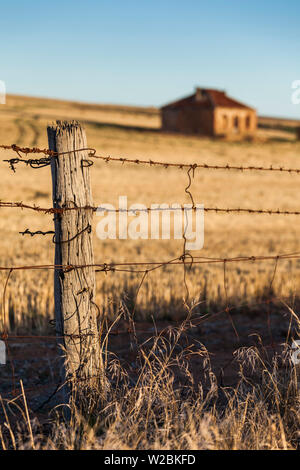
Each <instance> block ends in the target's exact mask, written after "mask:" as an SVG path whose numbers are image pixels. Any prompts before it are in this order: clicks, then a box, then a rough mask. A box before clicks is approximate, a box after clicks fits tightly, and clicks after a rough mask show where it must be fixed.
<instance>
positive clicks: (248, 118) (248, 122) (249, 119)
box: [246, 116, 251, 129]
mask: <svg viewBox="0 0 300 470" xmlns="http://www.w3.org/2000/svg"><path fill="white" fill-rule="evenodd" d="M250 126H251V118H250V116H246V129H250Z"/></svg>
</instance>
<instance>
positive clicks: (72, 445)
mask: <svg viewBox="0 0 300 470" xmlns="http://www.w3.org/2000/svg"><path fill="white" fill-rule="evenodd" d="M57 119H60V120H61V119H67V120H68V119H78V120H79V121H80V122H82V123H83V124H84V125H85V128H86V132H87V138H88V145H89V146H90V147H95V148H96V149H97V154H99V155H103V156H109V155H110V156H116V157H119V156H122V157H129V158H141V159H151V160H162V161H166V162H182V163H191V164H192V163H207V164H213V163H216V164H224V163H228V164H237V165H245V166H247V165H264V166H270V165H273V166H284V167H291V168H299V169H300V142H297V141H296V140H295V134H293V133H292V132H290V133H289V132H286V131H283V130H272V129H264V130H261V129H260V130H259V131H258V133H257V137H256V139H255V140H254V141H252V142H248V141H247V142H245V141H243V142H238V141H231V142H230V141H222V140H212V139H208V138H196V137H191V136H179V135H167V134H162V133H160V132H159V131H158V129H159V115H158V112H157V110H156V109H154V108H140V109H139V108H136V107H135V108H134V107H121V106H108V105H85V104H80V103H71V102H63V101H58V100H46V99H38V98H26V97H17V96H9V97H8V99H7V104H6V105H5V106H1V108H0V144H13V143H15V144H18V145H20V146H30V147H34V146H38V147H41V148H45V147H47V133H46V128H47V124H49V123H52V122H53V121H55V120H57ZM12 156H14V155H13V152H11V151H0V158H1V160H3V159H5V158H10V157H12ZM91 177H92V186H93V197H94V205H100V204H101V203H112V204H117V202H118V196H119V195H127V196H128V202H129V204H130V203H133V202H135V203H136V202H139V203H144V204H146V205H147V206H148V205H150V204H152V203H164V202H166V203H171V202H178V203H187V202H190V200H189V198H188V196H187V194H186V193H185V188H186V186H187V184H188V177H187V172H186V171H184V170H179V169H176V168H174V169H172V168H169V169H168V170H166V169H164V168H159V167H145V166H138V165H134V164H133V165H124V166H122V165H120V164H118V163H113V162H110V163H105V162H103V161H100V160H96V161H95V164H94V165H93V166H92V167H91ZM299 181H300V176H299V175H295V174H288V173H277V172H270V173H269V172H266V173H263V172H254V171H252V172H246V171H245V172H244V173H241V172H238V171H230V172H228V171H226V170H222V171H215V170H206V169H203V170H200V169H199V170H197V171H196V172H195V176H194V178H193V180H192V186H191V188H190V191H191V192H192V194H193V198H194V201H195V202H196V203H203V204H204V206H205V207H225V208H226V207H228V208H229V207H232V208H237V207H243V208H250V209H282V210H298V211H299V210H300V202H299V198H298V192H299ZM0 200H1V201H23V202H24V203H29V204H35V205H40V206H42V207H51V205H52V198H51V173H50V168H49V167H45V168H41V169H31V168H29V167H24V166H22V165H21V164H19V165H17V166H16V173H13V172H12V171H11V169H9V166H8V164H7V163H4V162H1V194H0ZM94 221H95V224H96V222H97V220H96V217H95V219H94ZM26 228H29V229H30V230H32V231H36V230H42V231H47V230H52V229H53V221H52V216H49V215H44V214H40V213H36V212H31V211H27V210H21V209H19V208H16V209H13V208H11V209H7V208H5V209H4V208H1V219H0V233H1V244H0V266H18V265H34V264H52V263H53V260H54V245H53V243H52V241H51V236H48V237H47V236H45V237H42V236H40V237H35V238H31V237H30V236H27V237H26V236H22V235H20V234H19V232H20V231H24V230H25V229H26ZM93 232H94V253H95V261H96V262H97V263H104V262H106V263H110V262H125V261H129V262H130V261H157V260H158V261H168V260H169V259H171V258H174V257H177V256H180V255H181V254H182V252H183V241H182V240H177V241H168V240H160V241H146V240H138V241H133V240H123V241H113V240H105V241H100V240H99V239H98V238H97V237H96V235H95V230H94V231H93ZM299 241H300V217H297V216H284V215H273V216H271V215H248V214H244V215H232V214H215V213H210V212H209V213H206V215H205V243H204V248H203V249H202V250H201V251H199V252H195V253H193V254H194V255H195V256H203V257H224V258H230V257H234V256H258V255H269V254H270V255H276V254H283V253H294V252H300V248H299ZM274 270H275V263H274V261H272V262H271V261H255V262H254V261H251V262H239V263H230V264H227V265H226V271H225V281H226V285H227V296H226V292H225V288H224V266H223V264H222V263H221V264H215V265H212V264H211V265H200V266H199V265H194V266H193V267H192V268H191V269H190V270H188V271H187V279H186V281H187V284H188V288H189V293H190V298H189V300H190V301H192V302H193V303H194V304H195V305H196V306H195V308H194V310H193V318H194V319H197V318H198V317H199V316H201V315H203V314H206V313H209V314H210V313H215V312H218V311H220V310H222V309H224V308H225V307H226V306H227V305H236V306H239V305H243V306H244V307H243V308H241V310H240V312H239V309H237V311H236V312H235V313H234V312H233V314H232V315H233V318H234V321H238V323H239V325H238V329H239V333H241V338H240V341H237V340H236V339H234V338H235V335H234V333H233V331H232V326H231V324H230V322H228V319H227V318H226V316H225V317H221V318H219V317H217V318H215V317H213V320H212V321H211V325H210V326H209V325H208V326H206V324H204V326H203V329H199V330H197V329H186V325H185V326H184V327H182V328H181V327H179V329H178V330H177V329H171V330H170V331H169V330H166V333H165V334H159V335H156V334H155V329H154V328H153V327H152V328H150V327H151V326H152V325H153V323H152V324H151V323H150V322H149V321H148V320H151V322H153V321H154V322H155V321H156V320H157V321H158V324H159V325H160V326H161V327H166V326H168V324H169V323H172V322H173V321H174V320H181V319H183V318H184V317H185V316H186V309H185V308H184V304H183V299H184V298H185V296H186V291H185V287H184V282H183V275H184V272H183V267H182V266H176V267H175V266H173V267H165V268H163V269H161V270H156V271H154V272H152V273H149V274H148V275H147V277H146V278H145V280H144V283H143V284H142V286H141V289H140V291H139V293H138V297H137V299H136V309H135V320H136V321H137V323H138V322H140V323H141V324H142V325H143V328H145V329H147V332H146V334H145V335H141V336H139V341H140V347H139V348H138V347H137V348H136V349H134V347H132V341H133V340H132V338H129V337H128V335H127V336H112V338H110V343H109V355H108V363H107V368H106V375H107V378H108V382H107V393H106V396H105V397H104V394H103V390H102V389H101V390H98V391H97V393H96V394H90V393H87V395H86V397H85V402H83V403H82V404H81V408H78V407H77V406H75V405H74V402H72V407H71V411H72V413H71V420H70V421H67V422H66V421H64V419H63V418H62V417H61V415H60V414H59V413H58V410H57V414H55V413H54V412H52V413H49V410H50V409H51V407H50V404H48V405H47V406H48V408H47V406H46V407H44V408H43V410H42V411H38V412H37V413H33V411H32V408H33V409H36V407H37V405H40V404H41V402H43V401H44V400H45V399H46V400H47V398H49V394H50V392H52V391H53V390H54V389H55V388H54V389H53V388H51V387H53V386H55V383H57V381H58V380H59V374H58V368H57V366H56V364H57V363H56V362H55V361H56V358H57V353H56V352H55V343H54V342H51V340H50V339H49V341H48V342H47V340H46V339H45V341H44V342H39V341H36V342H35V341H34V340H30V341H27V340H26V338H24V341H23V340H22V339H21V338H19V339H18V338H17V339H15V340H14V337H13V336H11V337H10V339H9V341H10V351H11V354H12V356H13V363H14V369H15V379H16V381H17V380H20V379H22V381H23V383H24V386H25V393H23V392H22V390H21V391H20V395H19V396H18V397H17V398H13V399H11V387H12V378H11V377H12V371H11V366H10V363H9V364H8V365H7V366H5V367H4V368H3V369H1V375H0V379H1V382H0V383H1V390H0V392H1V394H2V393H3V395H2V396H3V397H5V398H6V399H5V400H3V401H2V398H1V395H0V402H1V403H0V404H1V406H0V448H2V449H4V450H5V449H127V450H130V449H181V450H182V449H225V450H227V449H296V448H299V424H300V423H299V416H300V414H299V378H298V379H297V374H296V368H295V367H293V366H292V364H291V360H290V352H289V347H290V341H291V336H292V335H291V328H290V324H289V322H290V319H291V318H296V317H297V306H298V307H299V302H297V299H298V300H299V294H298V292H299V285H300V260H285V261H283V260H280V261H279V262H278V263H277V266H276V271H274ZM274 272H275V276H274ZM6 278H7V272H6V273H3V272H1V273H0V281H1V284H0V286H1V290H2V292H3V289H4V285H5V281H6ZM140 281H141V274H134V273H115V272H108V273H107V274H105V273H103V272H102V273H101V272H100V273H98V274H97V293H96V302H97V304H98V305H99V307H100V309H101V311H102V313H103V314H104V316H105V317H107V318H108V319H109V320H112V319H114V318H115V317H116V316H117V315H118V314H120V313H122V311H123V312H126V311H129V312H130V313H132V310H133V309H132V306H133V303H134V300H135V296H136V293H137V289H138V287H139V284H140ZM275 296H276V297H278V298H279V299H281V300H284V301H285V302H286V304H287V305H288V306H289V307H291V309H290V310H289V308H287V307H284V308H283V304H280V303H279V306H276V307H275V303H274V304H272V305H271V306H269V307H266V306H264V307H263V306H260V304H259V302H260V301H261V300H262V299H266V298H269V297H275ZM0 302H1V304H2V309H1V312H2V313H3V311H5V312H8V313H9V322H10V325H9V331H10V334H11V335H13V334H14V332H15V333H17V334H19V335H21V334H22V333H24V334H25V335H26V334H27V335H28V334H33V335H38V334H45V332H48V331H50V332H51V333H52V335H53V331H52V330H51V327H50V326H49V320H50V319H53V318H54V307H53V272H52V271H46V270H45V271H38V272H37V271H14V272H13V273H12V274H11V276H10V278H9V282H8V285H7V289H6V292H5V296H3V297H2V296H1V300H0ZM197 302H200V303H199V304H197ZM255 303H257V305H256V306H255V305H254V304H255ZM245 304H249V307H248V308H245ZM126 306H127V307H128V310H126V308H125V307H126ZM274 308H276V309H277V308H278V312H275V313H276V315H275V316H272V315H271V317H272V322H273V323H272V324H269V331H267V333H266V334H265V331H266V330H268V329H267V322H266V320H267V321H268V318H270V317H267V315H266V313H269V314H270V313H272V314H273V313H274V312H273V310H272V309H274ZM3 309H4V310H3ZM270 309H271V310H270ZM238 313H240V315H239V316H238ZM2 318H3V317H2ZM295 323H296V325H295V326H296V327H297V320H296V321H295ZM1 326H2V327H3V325H1ZM1 329H2V328H1ZM298 329H299V321H298ZM294 332H295V330H294V329H293V333H294ZM260 334H262V336H263V337H264V339H266V338H267V343H268V344H267V345H265V344H263V343H261V342H260V341H261V340H260V339H259V335H260ZM251 335H252V336H251ZM149 336H153V338H152V339H151V341H150V340H149ZM249 338H250V339H249ZM36 339H38V338H36ZM22 341H23V342H22ZM144 341H145V343H144ZM187 341H188V342H187ZM280 342H287V343H288V344H287V345H286V346H284V347H282V346H280ZM241 346H247V347H243V348H242V349H240V350H239V351H238V352H236V353H233V351H234V349H235V348H237V347H241ZM249 346H251V347H249ZM207 348H208V350H207ZM211 350H212V352H211ZM114 353H115V354H116V355H114ZM139 361H141V362H139ZM211 361H212V363H211ZM142 364H143V365H142ZM40 387H41V388H40ZM25 394H26V395H27V401H28V406H29V408H30V409H29V414H28V415H27V414H26V412H27V402H26V401H25V400H26V399H25ZM48 401H49V400H48ZM46 403H48V402H47V401H46ZM17 404H18V406H19V408H18V410H17V408H16V406H15V405H17ZM73 405H74V406H73ZM20 410H23V411H20ZM13 411H14V413H13ZM19 412H20V413H21V414H22V413H23V414H22V416H23V417H21V414H20V415H19V414H18V413H19ZM47 413H48V414H47ZM18 416H19V417H18ZM33 417H35V418H37V419H33ZM17 422H18V424H17Z"/></svg>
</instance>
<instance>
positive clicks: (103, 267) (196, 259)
mask: <svg viewBox="0 0 300 470" xmlns="http://www.w3.org/2000/svg"><path fill="white" fill-rule="evenodd" d="M188 255H189V256H190V259H188V261H187V258H188ZM291 259H300V252H294V253H283V254H277V255H261V256H236V257H232V258H217V257H205V256H193V257H191V255H190V254H189V253H187V254H186V257H184V256H183V255H181V256H179V257H177V258H173V259H172V260H167V261H140V262H139V261H134V262H113V263H94V264H78V265H60V264H57V265H55V264H41V265H27V266H26V265H22V266H0V271H21V270H42V269H49V270H53V269H61V270H66V272H68V271H71V270H73V269H85V268H99V270H97V271H96V272H109V271H119V270H118V267H121V268H122V267H125V268H126V267H132V266H133V267H140V266H145V267H147V268H146V269H145V270H144V271H137V272H145V271H147V272H149V271H150V270H151V269H152V268H151V266H152V267H156V269H158V268H159V267H164V266H174V265H182V264H183V263H186V264H187V265H188V266H190V267H192V266H193V265H196V264H218V263H221V264H223V265H224V263H226V264H227V263H235V262H254V261H267V260H274V261H277V263H278V261H279V260H291ZM121 272H122V271H121ZM131 272H135V271H131Z"/></svg>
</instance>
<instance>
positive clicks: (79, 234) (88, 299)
mask: <svg viewBox="0 0 300 470" xmlns="http://www.w3.org/2000/svg"><path fill="white" fill-rule="evenodd" d="M47 131H48V141H49V148H50V150H53V151H55V152H58V154H60V155H58V156H55V157H54V158H53V159H52V162H51V170H52V184H53V207H54V208H62V209H71V210H64V211H63V212H62V213H59V214H57V213H56V214H55V217H54V221H55V237H54V240H55V265H62V266H70V268H68V269H64V268H62V269H56V270H55V274H54V298H55V317H56V330H57V335H58V341H59V344H60V346H61V347H62V349H63V350H64V351H65V356H66V357H65V359H66V360H65V367H64V375H65V379H66V380H68V381H70V383H71V384H73V385H74V384H75V383H76V385H78V386H79V387H80V384H83V388H86V387H93V386H94V385H95V383H97V382H98V381H99V377H101V376H102V374H103V364H102V357H101V349H100V338H99V333H98V327H97V307H96V304H95V303H94V298H95V272H94V268H93V267H88V266H87V267H84V268H72V266H82V265H91V264H94V255H93V245H92V234H91V225H92V215H93V213H92V210H91V209H86V207H91V206H92V205H93V201H92V193H91V186H90V174H89V168H88V164H87V160H88V158H89V157H88V150H79V151H78V149H86V148H87V141H86V135H85V131H84V129H83V128H82V127H81V125H80V124H79V123H78V122H74V121H72V122H61V121H57V122H56V125H53V126H49V127H48V129H47ZM64 152H67V153H65V154H63V153H64ZM77 208H78V209H77ZM80 208H81V209H80Z"/></svg>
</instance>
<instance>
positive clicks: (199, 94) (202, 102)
mask: <svg viewBox="0 0 300 470" xmlns="http://www.w3.org/2000/svg"><path fill="white" fill-rule="evenodd" d="M188 105H196V106H201V107H209V108H211V107H212V108H215V107H217V106H220V107H222V108H239V109H241V108H242V109H253V108H251V107H250V106H247V105H245V104H243V103H240V102H239V101H237V100H235V99H233V98H230V97H229V96H227V95H226V92H225V91H221V90H214V89H210V88H196V91H195V93H194V94H193V95H190V96H187V97H186V98H182V99H181V100H177V101H173V102H172V103H169V104H166V105H165V106H162V108H161V109H167V108H168V109H172V108H179V107H183V106H188Z"/></svg>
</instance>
